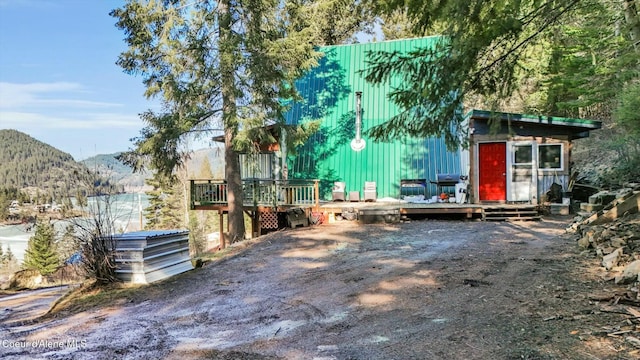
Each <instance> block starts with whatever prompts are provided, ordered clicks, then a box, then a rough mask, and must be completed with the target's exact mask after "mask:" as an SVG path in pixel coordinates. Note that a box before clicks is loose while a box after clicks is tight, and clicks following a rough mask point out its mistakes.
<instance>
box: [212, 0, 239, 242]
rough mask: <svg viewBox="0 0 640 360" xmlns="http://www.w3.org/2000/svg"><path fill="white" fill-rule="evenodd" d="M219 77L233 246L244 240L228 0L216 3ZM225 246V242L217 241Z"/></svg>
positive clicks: (234, 45) (233, 44)
mask: <svg viewBox="0 0 640 360" xmlns="http://www.w3.org/2000/svg"><path fill="white" fill-rule="evenodd" d="M218 11H219V14H220V21H219V29H218V31H219V39H220V40H219V41H220V42H219V51H220V76H221V78H222V88H221V93H222V121H223V124H224V147H225V152H224V160H225V178H226V180H227V202H228V205H229V213H228V226H229V241H230V242H231V243H234V242H236V241H240V240H242V239H244V234H245V228H244V209H243V193H242V179H241V178H240V160H239V157H238V153H237V152H236V151H235V150H234V149H233V138H234V137H235V136H236V134H237V132H238V119H237V107H236V97H235V90H236V89H235V76H234V75H235V64H234V58H235V53H236V51H237V49H236V41H235V40H234V36H233V33H232V30H231V12H230V0H223V1H221V2H220V3H219V4H218ZM220 245H221V247H224V246H225V245H226V244H225V239H224V238H223V239H220Z"/></svg>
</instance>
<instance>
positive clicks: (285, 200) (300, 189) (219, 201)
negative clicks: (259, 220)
mask: <svg viewBox="0 0 640 360" xmlns="http://www.w3.org/2000/svg"><path fill="white" fill-rule="evenodd" d="M190 183H191V187H190V193H191V206H192V207H194V206H198V205H200V206H202V205H226V204H227V201H228V198H227V183H226V181H224V180H190ZM242 189H243V195H244V205H245V206H273V207H277V206H309V207H317V206H318V202H319V189H318V180H297V179H295V180H262V179H246V180H243V181H242Z"/></svg>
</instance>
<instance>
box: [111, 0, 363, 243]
mask: <svg viewBox="0 0 640 360" xmlns="http://www.w3.org/2000/svg"><path fill="white" fill-rule="evenodd" d="M311 3H314V4H315V2H311V1H302V0H287V1H280V0H251V1H242V2H238V1H231V0H221V1H190V0H175V1H142V0H129V1H127V2H126V3H125V5H124V7H122V8H119V9H116V10H113V11H112V13H111V15H112V16H114V17H115V18H117V24H116V26H117V27H118V28H119V29H122V30H124V32H125V40H126V42H127V45H128V47H129V48H128V50H127V51H125V52H124V53H122V54H121V55H120V58H119V60H118V64H119V65H120V66H121V67H123V69H124V70H125V71H126V72H128V73H131V74H139V75H141V76H142V77H143V78H144V83H145V85H146V88H147V90H146V95H147V96H148V97H155V96H161V97H162V99H163V102H164V105H165V107H164V108H165V109H166V112H164V113H154V112H147V113H145V114H143V115H142V120H143V121H144V122H145V123H146V125H147V126H146V127H145V128H144V129H143V130H142V131H141V135H140V137H138V138H137V139H135V140H134V146H135V148H134V149H133V150H131V151H128V152H125V153H123V154H121V155H120V156H119V157H118V159H120V160H121V161H123V162H125V163H127V164H129V165H132V167H133V168H134V169H136V170H139V169H141V168H142V167H145V166H148V167H151V168H153V169H155V170H157V171H159V172H161V173H162V174H163V175H165V176H166V177H167V178H172V177H173V175H175V173H174V171H175V169H176V168H177V167H179V166H180V165H181V164H182V163H183V159H184V152H186V150H185V149H183V147H181V145H182V144H183V142H184V140H185V139H188V138H189V137H190V136H200V137H202V136H210V134H213V133H214V132H215V131H218V129H223V137H224V146H225V176H226V181H227V191H228V192H229V199H232V201H230V202H229V204H228V209H229V236H230V238H231V241H232V242H234V241H239V240H241V239H243V238H244V235H245V225H244V211H243V210H244V209H243V193H242V181H241V177H240V162H239V156H238V153H239V152H241V151H249V152H251V151H255V149H256V146H255V145H256V143H259V142H262V141H264V142H272V141H273V140H274V139H273V137H272V136H271V135H270V133H269V132H268V131H266V129H265V125H277V126H278V128H279V129H280V130H282V131H286V132H288V134H291V137H292V138H293V137H295V136H296V134H298V133H299V132H300V129H299V128H298V126H288V125H286V124H285V122H284V113H285V112H286V111H287V109H288V108H287V104H288V103H291V100H295V99H298V98H299V95H298V94H297V92H296V88H295V81H296V80H297V79H298V78H299V77H301V76H302V74H304V72H305V71H306V70H308V69H310V68H311V67H312V66H315V65H317V60H318V58H319V57H320V54H319V53H318V52H316V51H315V50H314V46H316V45H317V42H316V41H315V40H317V39H319V38H321V35H323V34H322V31H321V30H320V28H322V27H320V28H316V27H315V26H316V25H317V24H318V23H320V22H321V21H324V20H325V18H323V17H322V15H327V16H329V17H332V18H333V19H337V17H338V16H339V15H337V11H335V8H333V7H332V6H333V5H335V4H341V6H347V5H350V4H352V2H348V1H338V2H336V1H329V0H325V1H318V3H322V4H321V5H323V6H324V5H327V7H326V8H327V11H329V10H331V9H333V10H332V11H333V14H330V13H326V14H320V13H318V9H319V8H320V7H319V6H311ZM324 28H325V29H332V30H333V29H335V28H336V27H335V26H332V25H331V24H328V23H327V26H324ZM349 28H350V27H349V26H345V27H344V29H349ZM351 29H353V30H354V32H355V31H357V30H359V28H358V27H356V28H353V27H352V28H351ZM347 32H348V31H347ZM348 35H352V34H348ZM345 36H346V35H345V34H343V33H341V34H333V33H332V34H331V36H330V40H329V41H336V40H335V39H338V38H341V39H344V38H345Z"/></svg>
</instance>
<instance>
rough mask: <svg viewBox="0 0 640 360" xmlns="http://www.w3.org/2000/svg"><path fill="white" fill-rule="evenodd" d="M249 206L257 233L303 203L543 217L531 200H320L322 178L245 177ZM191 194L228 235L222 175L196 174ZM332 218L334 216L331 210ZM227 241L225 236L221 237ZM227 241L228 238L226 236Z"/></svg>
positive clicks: (315, 208)
mask: <svg viewBox="0 0 640 360" xmlns="http://www.w3.org/2000/svg"><path fill="white" fill-rule="evenodd" d="M243 192H244V194H243V195H244V200H245V201H244V211H245V213H246V214H248V215H249V216H250V217H251V219H252V224H251V227H252V234H253V235H254V236H255V235H260V233H261V232H262V229H263V228H264V229H273V228H274V226H275V227H276V228H278V226H280V225H279V215H278V214H280V215H286V214H285V213H287V212H288V211H290V210H292V209H295V208H298V209H300V208H301V209H304V212H305V213H306V215H307V217H309V215H311V213H312V212H316V213H318V212H319V213H325V214H327V215H329V214H333V215H334V216H335V215H341V214H345V213H349V214H353V213H357V214H358V216H361V217H362V218H363V219H364V218H370V217H371V216H373V217H374V218H375V217H381V218H385V216H387V215H390V216H392V217H393V218H394V219H395V218H398V219H399V216H408V217H411V216H434V217H435V216H455V217H464V218H467V219H472V218H478V219H482V220H485V221H489V220H495V221H513V220H538V219H539V218H540V217H539V215H538V212H537V209H536V207H535V206H534V205H529V204H491V205H484V204H483V205H481V204H467V203H464V204H458V203H451V202H443V203H427V202H420V203H416V202H407V201H404V200H399V199H390V198H386V199H378V200H376V201H368V202H364V201H320V199H319V189H318V180H289V181H282V180H258V179H252V180H244V181H243ZM190 199H191V204H190V205H191V209H192V210H214V211H217V212H218V214H219V216H220V239H224V234H223V228H224V225H223V224H224V218H223V215H224V214H227V213H228V212H229V206H228V203H227V185H226V182H225V181H223V180H191V187H190ZM329 218H330V216H329ZM221 241H222V240H221ZM221 244H222V246H223V247H224V241H222V242H221Z"/></svg>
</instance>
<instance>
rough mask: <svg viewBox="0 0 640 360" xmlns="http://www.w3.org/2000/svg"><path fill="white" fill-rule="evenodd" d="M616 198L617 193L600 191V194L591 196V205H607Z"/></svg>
mask: <svg viewBox="0 0 640 360" xmlns="http://www.w3.org/2000/svg"><path fill="white" fill-rule="evenodd" d="M615 198H616V194H615V193H611V192H608V191H600V192H599V193H596V194H593V195H591V196H589V204H599V205H605V204H608V203H610V202H612V201H613V200H614V199H615Z"/></svg>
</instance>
